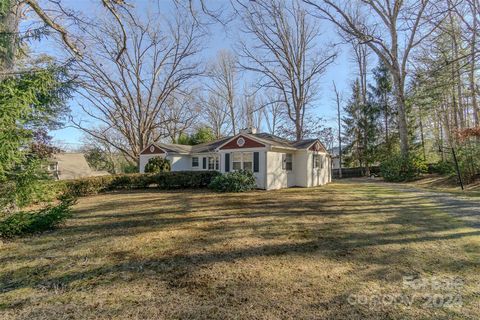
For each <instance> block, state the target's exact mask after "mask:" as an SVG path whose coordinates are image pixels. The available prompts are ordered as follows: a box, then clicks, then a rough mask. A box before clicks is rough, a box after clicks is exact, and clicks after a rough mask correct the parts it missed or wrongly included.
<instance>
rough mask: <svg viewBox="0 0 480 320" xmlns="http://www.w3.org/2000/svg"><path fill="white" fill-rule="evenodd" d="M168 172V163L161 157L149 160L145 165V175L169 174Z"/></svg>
mask: <svg viewBox="0 0 480 320" xmlns="http://www.w3.org/2000/svg"><path fill="white" fill-rule="evenodd" d="M170 170H171V167H170V161H168V159H165V158H162V157H154V158H151V159H150V160H148V162H147V164H146V165H145V173H160V172H169V171H170Z"/></svg>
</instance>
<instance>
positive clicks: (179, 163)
mask: <svg viewBox="0 0 480 320" xmlns="http://www.w3.org/2000/svg"><path fill="white" fill-rule="evenodd" d="M158 156H160V157H165V158H167V159H168V160H170V163H171V166H172V171H185V170H218V171H220V172H222V173H226V172H231V171H235V170H240V169H244V170H250V171H252V172H253V173H254V175H255V178H256V180H257V187H258V188H260V189H267V190H271V189H281V188H288V187H293V186H297V187H314V186H319V185H324V184H326V183H328V182H330V181H331V158H330V155H329V154H328V152H327V151H326V150H325V148H324V146H323V145H322V143H321V142H320V141H319V140H318V139H309V140H302V141H297V142H292V141H289V140H285V139H282V138H280V137H277V136H274V135H271V134H266V133H251V132H246V131H242V132H241V133H240V134H237V135H235V136H233V137H227V138H223V139H220V140H217V141H213V142H209V143H205V144H200V145H196V146H185V145H175V144H163V143H152V144H151V145H149V146H148V147H147V148H145V149H144V150H143V151H142V152H141V154H140V161H139V164H140V172H142V173H143V172H144V169H145V165H146V164H147V162H148V160H149V159H150V158H152V157H158Z"/></svg>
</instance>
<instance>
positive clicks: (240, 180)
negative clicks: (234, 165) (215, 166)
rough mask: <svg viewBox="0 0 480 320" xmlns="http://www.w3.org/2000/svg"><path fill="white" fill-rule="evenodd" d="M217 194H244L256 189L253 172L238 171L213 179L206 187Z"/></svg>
mask: <svg viewBox="0 0 480 320" xmlns="http://www.w3.org/2000/svg"><path fill="white" fill-rule="evenodd" d="M208 187H209V188H210V189H212V190H215V191H218V192H245V191H249V190H253V189H255V188H256V187H257V184H256V182H255V176H254V174H253V172H251V171H246V170H240V171H234V172H229V173H226V174H223V175H219V176H217V177H215V178H214V179H213V180H212V182H211V183H210V184H209V186H208Z"/></svg>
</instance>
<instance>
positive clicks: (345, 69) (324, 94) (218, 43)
mask: <svg viewBox="0 0 480 320" xmlns="http://www.w3.org/2000/svg"><path fill="white" fill-rule="evenodd" d="M62 3H64V4H65V5H66V6H67V7H69V8H74V9H76V10H79V11H82V12H84V13H87V12H94V11H97V10H101V8H100V1H97V0H89V1H86V0H83V1H74V0H64V1H62ZM131 3H135V6H136V7H137V8H139V10H145V11H148V10H149V6H150V5H152V3H151V2H150V1H149V0H138V1H136V2H133V1H132V2H131ZM160 3H161V7H160V10H166V11H168V10H171V9H172V7H171V2H170V1H168V0H160ZM162 6H163V7H162ZM150 9H151V8H150ZM237 29H238V26H235V24H234V23H231V24H228V25H227V26H225V27H224V26H222V25H220V24H213V25H211V26H210V36H209V37H208V39H207V43H206V46H205V47H206V48H205V50H204V51H203V52H202V56H201V59H202V60H204V61H206V62H207V61H209V60H211V59H213V58H214V57H215V55H216V54H217V52H218V51H219V50H221V49H233V47H234V43H235V39H236V37H238V33H237V32H236V31H234V30H237ZM321 29H322V30H324V32H323V35H322V37H321V38H320V39H319V42H320V43H319V46H320V47H321V46H322V45H325V44H327V43H329V42H338V41H339V39H338V38H337V36H336V32H335V30H334V28H333V27H332V26H331V25H330V24H329V23H328V22H326V21H325V22H321ZM32 47H33V49H34V51H35V52H36V53H49V54H51V55H56V54H58V53H59V52H58V49H56V48H55V46H54V45H53V42H52V41H49V40H42V41H41V42H40V43H35V44H32ZM370 67H373V65H371V66H370ZM355 74H356V69H355V65H354V64H353V63H352V62H351V61H350V49H349V48H348V47H347V46H339V56H338V58H337V60H336V61H335V62H334V63H333V64H332V65H330V67H329V68H328V70H327V72H326V73H325V74H324V76H323V77H322V78H321V85H320V92H319V94H318V99H317V100H316V101H315V102H314V103H313V104H312V106H311V110H312V113H313V114H314V115H316V116H320V117H322V118H324V119H326V120H327V125H328V126H332V127H336V105H335V100H334V94H333V85H332V81H335V83H336V85H337V88H339V90H340V91H341V92H342V93H343V95H344V97H347V95H348V90H349V87H350V83H351V82H352V81H353V79H354V78H355ZM239 87H243V84H242V83H239ZM78 102H79V98H78V97H74V98H73V99H71V100H70V101H69V106H70V108H71V110H72V113H73V114H75V112H78V109H79V107H78ZM51 135H52V136H53V137H54V140H55V141H56V142H58V143H63V144H66V145H67V146H68V147H70V148H75V147H79V146H80V145H81V140H82V135H83V133H82V132H81V131H79V130H78V129H75V128H72V127H68V124H67V127H65V128H63V129H60V130H56V131H52V132H51Z"/></svg>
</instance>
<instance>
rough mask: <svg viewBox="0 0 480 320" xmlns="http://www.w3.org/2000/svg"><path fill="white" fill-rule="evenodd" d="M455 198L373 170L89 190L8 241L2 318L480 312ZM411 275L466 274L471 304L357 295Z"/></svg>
mask: <svg viewBox="0 0 480 320" xmlns="http://www.w3.org/2000/svg"><path fill="white" fill-rule="evenodd" d="M448 210H452V208H447V207H442V206H441V205H439V204H438V203H434V202H431V201H429V200H427V199H425V198H423V197H419V196H416V195H415V194H414V193H400V192H398V191H396V190H394V189H392V188H391V187H389V186H386V185H381V184H371V183H362V182H346V183H341V184H339V183H335V184H331V185H328V186H325V187H319V188H312V189H287V190H280V191H271V192H266V191H256V192H250V193H245V194H215V193H210V192H206V191H179V192H154V191H145V192H135V193H114V194H105V195H99V196H95V197H89V198H82V199H80V201H79V203H78V205H77V206H76V208H75V211H74V216H73V218H72V219H70V220H69V221H68V222H67V223H66V225H64V226H62V227H61V228H60V229H57V230H55V231H52V232H49V233H44V234H41V235H37V236H33V237H29V238H24V239H17V240H15V241H12V242H7V243H3V244H2V245H1V248H0V318H1V319H93V318H95V319H97V318H100V319H113V318H118V319H172V318H173V319H288V318H291V319H312V318H317V319H320V318H324V319H326V318H329V319H366V318H376V319H405V318H412V319H413V318H415V319H442V318H443V319H455V318H458V319H469V318H472V319H473V318H479V317H480V305H479V301H480V297H479V293H478V292H479V283H480V282H479V274H480V269H479V261H480V255H479V252H480V241H479V240H480V231H479V230H478V229H474V228H471V227H468V226H467V225H465V223H464V222H462V221H460V220H457V219H456V218H453V217H451V216H450V215H448V214H447V211H448ZM406 275H416V276H419V277H423V278H427V279H428V278H429V277H431V276H436V277H440V278H443V277H452V276H457V277H461V278H462V279H463V281H464V287H463V288H462V289H461V290H460V291H459V292H458V293H459V294H460V295H461V298H462V302H463V307H455V306H454V307H431V306H430V307H429V306H424V303H425V300H420V299H417V300H415V303H414V304H413V306H412V307H406V306H405V305H404V304H387V305H381V306H368V305H360V304H355V305H351V304H349V303H348V298H349V296H351V295H353V296H354V297H358V296H366V297H372V296H375V295H377V296H381V295H385V294H404V295H407V296H412V295H414V294H417V293H418V292H417V291H414V290H413V289H408V288H404V287H403V286H402V280H403V276H406ZM429 293H430V292H427V294H429ZM440 293H445V292H440Z"/></svg>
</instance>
